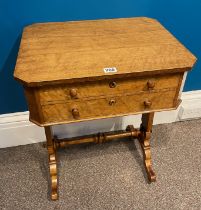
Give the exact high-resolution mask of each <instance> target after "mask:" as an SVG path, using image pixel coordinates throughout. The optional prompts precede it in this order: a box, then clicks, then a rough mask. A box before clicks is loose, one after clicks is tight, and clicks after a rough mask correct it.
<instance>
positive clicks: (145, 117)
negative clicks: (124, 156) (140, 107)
mask: <svg viewBox="0 0 201 210" xmlns="http://www.w3.org/2000/svg"><path fill="white" fill-rule="evenodd" d="M153 118H154V112H151V113H146V114H142V124H141V126H140V131H141V133H140V136H139V138H138V139H139V142H140V145H141V148H142V152H143V156H144V164H145V168H146V172H147V176H148V179H149V181H150V182H153V181H156V175H155V173H154V171H153V169H152V163H151V151H150V138H151V131H152V125H153Z"/></svg>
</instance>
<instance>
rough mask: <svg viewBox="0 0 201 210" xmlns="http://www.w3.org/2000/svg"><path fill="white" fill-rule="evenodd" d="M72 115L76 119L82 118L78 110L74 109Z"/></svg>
mask: <svg viewBox="0 0 201 210" xmlns="http://www.w3.org/2000/svg"><path fill="white" fill-rule="evenodd" d="M72 114H73V117H74V118H75V119H77V118H79V117H80V113H79V110H78V109H77V108H73V109H72Z"/></svg>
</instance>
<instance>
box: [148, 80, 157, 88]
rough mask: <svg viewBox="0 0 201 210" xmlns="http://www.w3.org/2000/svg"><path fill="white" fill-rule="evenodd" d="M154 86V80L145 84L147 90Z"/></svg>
mask: <svg viewBox="0 0 201 210" xmlns="http://www.w3.org/2000/svg"><path fill="white" fill-rule="evenodd" d="M154 86H155V82H154V80H148V82H147V87H148V89H153V88H154Z"/></svg>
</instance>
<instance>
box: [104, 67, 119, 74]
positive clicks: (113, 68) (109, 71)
mask: <svg viewBox="0 0 201 210" xmlns="http://www.w3.org/2000/svg"><path fill="white" fill-rule="evenodd" d="M103 70H104V72H105V73H113V72H117V69H116V67H108V68H104V69H103Z"/></svg>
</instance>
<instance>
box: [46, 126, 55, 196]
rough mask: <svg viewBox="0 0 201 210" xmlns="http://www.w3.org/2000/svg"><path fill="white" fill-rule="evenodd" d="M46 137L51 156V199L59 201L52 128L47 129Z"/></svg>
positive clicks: (47, 127)
mask: <svg viewBox="0 0 201 210" xmlns="http://www.w3.org/2000/svg"><path fill="white" fill-rule="evenodd" d="M45 135H46V140H47V150H48V155H49V170H50V181H51V190H52V191H51V199H52V200H57V199H58V193H57V163H56V148H55V145H54V140H53V135H52V130H51V127H50V126H46V127H45Z"/></svg>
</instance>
